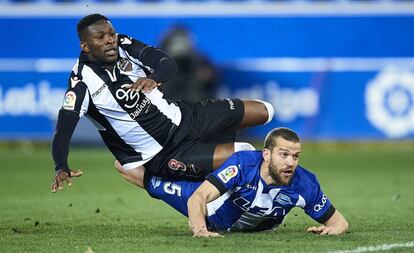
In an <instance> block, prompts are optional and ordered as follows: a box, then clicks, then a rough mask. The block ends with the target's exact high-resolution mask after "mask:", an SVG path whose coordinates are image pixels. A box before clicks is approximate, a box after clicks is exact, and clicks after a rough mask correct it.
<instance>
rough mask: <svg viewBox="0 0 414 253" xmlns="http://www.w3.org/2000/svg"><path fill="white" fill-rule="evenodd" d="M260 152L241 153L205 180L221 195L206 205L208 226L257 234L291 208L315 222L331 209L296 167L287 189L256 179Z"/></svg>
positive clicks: (278, 221) (315, 182)
mask: <svg viewBox="0 0 414 253" xmlns="http://www.w3.org/2000/svg"><path fill="white" fill-rule="evenodd" d="M262 161H263V159H262V153H261V152H260V151H241V152H238V153H235V154H234V155H233V156H232V157H230V158H229V159H228V160H227V161H226V162H225V163H224V164H223V165H222V166H221V167H220V168H219V169H218V170H216V171H214V172H213V173H212V174H210V176H209V177H208V178H207V180H208V181H209V182H211V183H212V184H213V185H215V186H216V187H217V188H218V189H219V191H220V192H221V193H222V194H223V195H222V196H220V197H219V198H218V199H216V200H214V201H213V202H211V203H208V204H207V209H208V217H207V222H208V225H209V226H210V227H211V228H213V229H214V230H218V231H222V230H227V231H246V230H248V231H260V230H265V229H270V228H274V227H276V226H277V225H279V224H281V223H282V221H283V219H284V218H285V217H286V215H287V214H288V213H289V211H290V210H291V209H292V208H293V207H301V208H303V209H304V210H305V213H306V214H307V215H309V216H310V217H311V218H313V219H314V220H316V221H319V222H324V221H326V220H327V219H329V218H330V217H331V216H332V215H333V213H334V211H335V209H334V208H333V206H332V205H331V203H330V201H329V199H328V198H327V197H326V196H325V195H324V194H323V192H322V190H321V188H320V186H319V182H318V180H317V178H316V176H315V175H314V174H312V173H311V172H309V171H308V170H306V169H304V168H302V167H301V166H298V167H297V168H296V171H295V173H294V175H293V179H292V182H291V184H290V185H288V186H273V185H268V184H266V182H265V181H264V180H263V179H262V178H261V176H260V166H261V164H262Z"/></svg>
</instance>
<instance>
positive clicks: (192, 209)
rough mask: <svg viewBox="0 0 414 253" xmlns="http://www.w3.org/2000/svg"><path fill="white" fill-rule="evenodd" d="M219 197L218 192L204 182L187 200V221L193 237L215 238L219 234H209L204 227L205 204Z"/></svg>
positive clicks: (208, 183)
mask: <svg viewBox="0 0 414 253" xmlns="http://www.w3.org/2000/svg"><path fill="white" fill-rule="evenodd" d="M218 197H220V192H219V190H218V189H217V188H216V187H215V186H214V185H212V184H211V183H210V182H208V181H204V182H203V183H202V184H201V185H200V187H198V189H197V190H196V191H195V192H194V193H193V195H191V197H190V198H189V199H188V202H187V207H188V220H189V225H190V228H191V230H192V231H193V237H217V236H222V235H220V234H219V233H214V232H210V231H208V230H207V226H206V220H205V219H206V216H207V203H208V202H211V201H213V200H215V199H217V198H218Z"/></svg>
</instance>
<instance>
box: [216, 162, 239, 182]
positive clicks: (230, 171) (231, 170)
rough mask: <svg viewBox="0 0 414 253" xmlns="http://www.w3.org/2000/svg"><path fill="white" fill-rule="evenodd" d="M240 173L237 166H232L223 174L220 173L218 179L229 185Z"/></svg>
mask: <svg viewBox="0 0 414 253" xmlns="http://www.w3.org/2000/svg"><path fill="white" fill-rule="evenodd" d="M238 172H239V169H238V168H237V166H234V165H232V166H229V167H227V168H226V169H225V170H223V171H222V172H220V173H219V174H218V177H219V178H220V179H221V181H223V182H224V183H227V182H228V181H230V179H232V178H233V177H235V176H236V175H237V173H238Z"/></svg>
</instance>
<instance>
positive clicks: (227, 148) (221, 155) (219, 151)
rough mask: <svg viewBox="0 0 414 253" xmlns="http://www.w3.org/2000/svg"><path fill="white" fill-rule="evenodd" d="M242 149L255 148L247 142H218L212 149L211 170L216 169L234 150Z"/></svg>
mask: <svg viewBox="0 0 414 253" xmlns="http://www.w3.org/2000/svg"><path fill="white" fill-rule="evenodd" d="M242 150H256V149H255V148H254V147H253V145H252V144H250V143H248V142H235V143H225V144H218V145H217V146H216V148H215V149H214V156H213V170H215V169H217V168H218V167H220V165H222V164H223V163H224V161H226V160H227V159H228V158H229V157H230V156H231V155H232V154H233V153H234V152H238V151H242Z"/></svg>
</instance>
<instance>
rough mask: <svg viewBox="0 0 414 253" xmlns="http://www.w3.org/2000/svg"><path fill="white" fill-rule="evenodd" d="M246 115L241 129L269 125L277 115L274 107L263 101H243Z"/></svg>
mask: <svg viewBox="0 0 414 253" xmlns="http://www.w3.org/2000/svg"><path fill="white" fill-rule="evenodd" d="M243 104H244V115H243V119H242V121H241V123H240V128H246V127H251V126H257V125H263V124H267V123H269V122H270V121H271V120H272V119H273V116H274V114H275V109H274V108H273V106H272V105H271V104H270V103H268V102H265V101H261V100H243Z"/></svg>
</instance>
